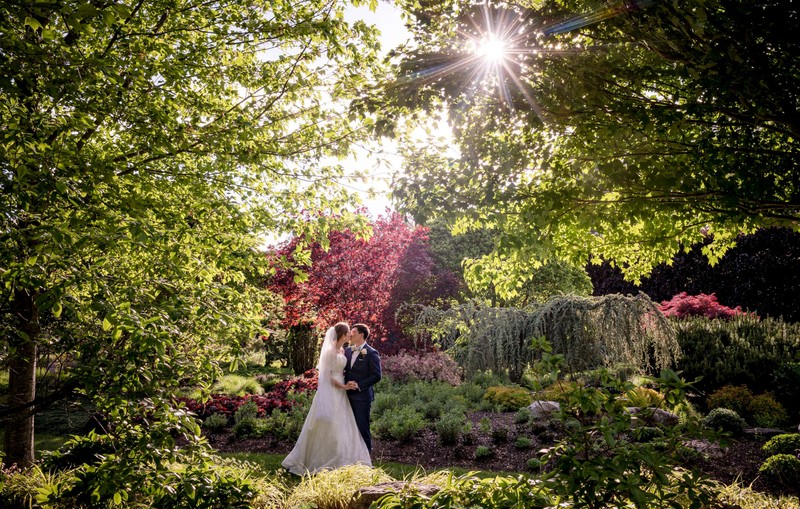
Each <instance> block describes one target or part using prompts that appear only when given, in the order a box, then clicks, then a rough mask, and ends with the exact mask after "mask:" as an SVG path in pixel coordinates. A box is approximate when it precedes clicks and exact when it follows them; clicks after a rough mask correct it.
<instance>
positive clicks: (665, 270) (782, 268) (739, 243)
mask: <svg viewBox="0 0 800 509" xmlns="http://www.w3.org/2000/svg"><path fill="white" fill-rule="evenodd" d="M704 244H705V243H698V244H695V245H694V246H692V247H691V249H690V250H688V251H687V252H681V253H679V254H677V255H675V257H674V258H673V259H672V260H671V263H670V264H669V265H667V264H661V265H659V266H657V267H656V268H655V269H653V272H652V273H651V274H650V276H649V277H646V278H643V279H642V281H641V284H640V285H639V286H636V285H633V284H632V283H630V282H628V281H624V280H623V276H622V274H621V273H620V272H619V270H615V269H614V268H613V267H611V266H610V265H609V264H607V263H605V264H602V265H594V264H591V265H589V266H587V270H588V272H589V275H590V276H591V279H592V283H593V284H594V288H595V295H606V294H609V293H623V294H624V293H632V294H636V293H638V292H639V291H642V292H644V293H646V294H647V295H649V296H650V298H651V299H653V300H654V301H658V302H660V301H665V300H669V299H671V298H672V297H673V296H675V295H677V294H679V293H681V292H686V293H688V294H690V295H697V294H701V293H706V294H712V293H713V294H715V295H716V296H717V298H718V299H719V302H720V303H722V304H723V305H726V306H730V307H741V308H743V309H745V310H749V311H751V312H754V313H756V314H758V315H759V316H762V317H766V316H771V317H775V318H777V317H782V318H783V319H784V320H787V321H790V322H796V321H798V320H800V311H798V310H800V302H798V296H797V290H796V289H797V287H798V285H800V233H798V232H796V231H792V230H789V229H787V228H764V229H760V230H758V231H757V232H755V233H753V234H750V235H741V236H739V237H738V238H737V240H736V247H734V248H733V249H731V250H730V251H728V252H727V253H725V255H724V256H723V257H722V258H721V259H720V261H719V263H718V264H716V265H715V266H713V267H709V266H708V261H707V260H706V258H705V256H704V255H703V253H702V249H703V246H704Z"/></svg>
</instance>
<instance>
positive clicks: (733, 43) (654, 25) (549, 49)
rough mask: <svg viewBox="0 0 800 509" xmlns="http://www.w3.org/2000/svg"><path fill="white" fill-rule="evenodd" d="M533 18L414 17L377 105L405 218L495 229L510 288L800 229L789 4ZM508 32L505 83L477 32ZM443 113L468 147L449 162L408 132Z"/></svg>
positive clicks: (562, 10) (654, 7)
mask: <svg viewBox="0 0 800 509" xmlns="http://www.w3.org/2000/svg"><path fill="white" fill-rule="evenodd" d="M526 6H527V7H529V9H527V10H523V9H517V8H514V7H509V6H499V5H498V6H497V8H496V10H495V13H492V12H491V11H492V10H489V12H488V13H487V12H486V11H482V10H480V9H479V8H478V7H476V6H473V5H471V4H468V3H467V2H457V7H456V8H454V9H450V10H451V11H452V12H458V13H459V14H457V15H453V14H452V13H450V12H440V11H438V10H437V9H435V8H433V7H427V6H426V7H425V8H423V7H412V6H411V5H409V7H408V12H409V14H410V15H411V16H414V17H416V18H418V19H419V20H420V23H418V24H417V25H416V26H415V29H416V33H415V43H416V44H415V46H414V49H413V50H412V49H409V50H407V51H405V53H404V54H402V55H401V61H400V64H399V67H398V70H397V78H396V79H395V80H394V81H393V82H392V83H391V84H390V85H388V86H387V87H386V89H385V97H384V98H382V99H383V100H384V101H383V102H382V103H380V104H381V105H382V107H383V108H384V110H383V111H385V110H386V106H385V104H387V103H388V105H389V108H388V111H386V113H385V116H386V117H387V118H388V119H389V120H390V121H391V123H392V125H393V126H395V133H396V134H397V135H398V136H400V138H401V142H400V146H401V147H403V150H404V152H405V154H404V155H406V158H407V160H408V164H407V165H406V167H405V168H404V172H403V173H402V174H401V175H398V176H396V178H395V186H394V188H393V191H394V194H395V198H396V199H397V200H398V201H399V202H400V205H401V207H402V208H403V209H404V210H406V211H408V212H410V213H412V214H414V216H415V217H416V218H417V219H418V220H421V221H427V220H428V219H429V218H431V217H445V218H447V219H448V220H449V221H450V222H460V224H461V225H464V224H466V225H467V227H468V228H474V229H478V228H485V227H492V228H497V229H499V230H501V231H502V232H503V233H504V236H503V244H502V245H501V246H498V250H497V252H496V253H495V258H496V259H502V265H503V266H504V267H505V271H506V272H508V273H510V274H511V278H513V279H515V280H519V279H520V278H521V277H524V275H525V274H526V273H528V272H529V271H530V270H531V269H533V268H534V267H535V264H536V263H541V262H544V261H546V260H548V259H560V260H563V261H567V262H569V263H571V264H573V265H576V266H582V265H584V264H585V263H586V262H587V261H588V259H589V258H590V257H591V256H593V255H594V256H602V257H603V258H604V259H607V260H616V261H617V262H619V265H620V266H621V268H622V269H623V271H624V272H625V273H626V276H627V277H628V278H629V279H631V280H638V278H640V277H641V276H643V275H645V274H647V273H648V272H649V271H650V270H651V269H652V268H653V267H654V266H656V265H657V264H659V263H662V262H667V261H669V260H670V259H671V258H672V256H673V255H674V254H675V253H676V252H678V250H679V249H681V247H682V246H688V245H691V244H693V243H695V242H698V241H701V240H703V239H704V238H705V237H707V236H709V235H712V234H713V239H714V242H713V244H712V246H713V247H710V248H709V249H708V251H707V253H706V254H707V255H708V258H709V261H710V262H711V263H714V262H715V261H716V260H718V259H719V257H720V256H722V254H724V252H725V251H727V250H728V249H729V248H730V247H731V245H732V244H733V242H734V240H733V239H735V237H736V235H738V234H739V233H741V232H750V231H752V230H753V228H754V227H756V226H759V225H786V226H789V227H792V228H795V227H796V224H797V219H798V217H797V210H799V209H798V203H800V166H798V162H797V161H798V159H797V157H796V154H797V136H796V133H797V130H798V125H797V121H796V119H795V118H793V117H792V115H789V114H787V112H789V111H794V110H795V109H796V108H795V106H788V105H794V98H793V97H790V96H791V94H790V93H789V92H788V90H792V89H794V88H797V85H798V76H800V74H798V73H797V72H796V69H795V67H796V66H795V65H794V64H791V63H790V62H796V61H798V57H800V55H798V54H797V53H798V50H797V47H796V46H794V45H792V44H790V43H788V41H787V40H786V39H785V38H784V37H783V36H782V35H780V34H783V33H786V32H785V30H791V29H790V28H789V26H788V25H787V21H786V20H787V19H791V18H792V16H793V12H791V8H789V7H788V6H787V4H785V3H782V2H768V3H767V4H765V5H760V6H758V7H755V6H753V5H750V4H742V3H739V4H731V5H724V6H723V5H721V4H720V3H719V2H709V3H702V4H691V5H689V4H685V5H684V4H681V5H677V4H674V3H669V2H667V3H663V2H655V3H652V4H650V5H648V6H647V7H646V8H643V9H641V10H638V11H636V12H635V13H634V12H631V13H627V14H625V15H619V16H612V17H609V18H607V19H605V20H603V21H599V22H595V23H592V24H588V25H586V26H581V27H576V26H575V25H571V22H574V21H575V20H576V16H579V15H580V14H581V13H583V12H591V11H592V9H593V6H591V5H589V4H588V3H585V2H577V3H572V4H569V5H565V4H564V3H563V2H561V1H558V0H554V1H542V2H535V6H531V4H530V3H528V4H526ZM450 10H448V11H450ZM508 18H514V19H517V20H518V21H517V22H516V24H515V26H514V27H513V31H514V33H515V35H514V37H513V40H510V41H508V44H509V45H510V46H511V47H512V48H513V51H512V52H511V54H510V55H509V56H508V57H507V60H506V62H505V64H504V66H502V67H503V68H502V71H501V72H498V71H496V70H495V69H491V68H489V67H486V66H484V67H481V66H483V65H484V62H482V61H481V59H476V58H474V55H473V54H472V53H471V52H470V50H469V48H470V47H471V45H472V46H474V43H475V41H476V40H479V39H480V37H481V35H480V30H481V28H480V27H482V26H502V24H503V23H504V20H505V19H508ZM577 19H580V17H578V18H577ZM700 20H702V21H700ZM509 31H511V29H509ZM454 34H456V35H454ZM749 40H759V41H760V42H759V44H748V43H745V42H744V41H749ZM445 69H446V70H447V72H445V71H443V70H445ZM765 76H768V77H770V78H769V79H766V78H765ZM742 91H746V92H742ZM442 110H444V111H446V113H447V120H448V122H449V124H450V126H451V128H452V131H453V137H454V144H455V145H456V146H457V147H458V150H457V151H451V153H450V154H448V155H447V156H445V155H444V154H442V151H441V148H439V146H436V145H433V144H431V143H430V142H429V141H428V140H425V141H424V142H422V143H420V142H419V141H418V137H415V135H414V134H413V133H414V132H415V128H416V127H417V126H418V125H424V124H425V123H428V122H432V121H433V119H434V118H435V117H437V116H439V115H441V113H440V112H441V111H442ZM376 111H381V110H378V109H377V108H376ZM387 121H388V120H387ZM755 168H758V170H755ZM498 265H499V264H498ZM480 277H482V278H484V279H485V278H486V277H487V276H486V272H485V270H482V271H481V276H480ZM505 291H507V292H508V295H513V294H515V292H518V291H519V290H518V289H517V288H513V287H512V286H511V285H509V286H508V287H507V288H505Z"/></svg>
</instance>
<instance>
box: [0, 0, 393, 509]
mask: <svg viewBox="0 0 800 509" xmlns="http://www.w3.org/2000/svg"><path fill="white" fill-rule="evenodd" d="M264 5H265V4H264V3H263V2H260V1H245V2H241V1H233V0H224V1H222V2H215V3H214V4H213V5H212V4H205V3H186V2H178V3H176V2H173V1H167V0H154V1H152V2H145V3H144V4H141V5H136V4H129V5H126V4H124V3H118V2H117V3H114V2H111V3H102V2H101V3H96V2H95V3H88V2H83V1H77V0H67V1H65V2H59V3H52V2H51V3H47V2H44V3H42V2H37V3H35V4H31V5H27V4H26V5H24V6H23V5H22V4H18V3H17V4H14V3H13V2H12V3H8V2H6V3H4V4H3V5H2V7H0V10H2V12H3V16H0V34H2V35H0V39H1V40H2V47H3V56H4V57H3V59H2V62H0V76H3V78H2V79H0V99H1V100H0V124H1V125H3V126H4V127H3V129H2V131H1V132H0V147H2V150H0V188H2V189H3V190H4V192H3V193H0V210H2V211H3V213H2V215H1V216H0V267H2V269H0V286H1V287H2V288H5V290H6V291H5V292H2V293H0V309H2V310H3V313H5V315H3V316H2V320H0V323H2V324H3V325H2V332H3V334H2V335H0V338H2V339H0V342H2V344H0V347H3V346H5V342H6V340H7V339H8V338H19V337H22V334H25V337H26V339H27V340H30V341H33V342H37V343H39V344H43V343H44V342H47V351H48V352H49V353H51V354H53V355H57V356H63V357H69V358H71V359H75V360H76V361H75V362H76V366H75V367H74V368H73V369H71V370H70V371H69V376H70V377H72V379H73V380H74V381H76V383H77V384H78V385H79V388H80V390H81V391H82V392H83V393H84V394H86V395H87V396H88V397H89V398H91V399H92V400H93V403H94V404H96V405H97V406H98V407H99V408H101V409H103V410H104V411H107V412H108V413H109V415H117V414H115V413H114V411H115V409H118V408H119V407H124V406H125V405H127V404H128V403H129V402H128V398H131V397H132V396H131V395H132V394H135V395H136V399H138V398H142V397H151V398H153V399H154V401H155V400H163V401H168V400H169V396H170V394H171V393H172V392H174V391H175V390H177V388H178V387H179V386H180V385H181V384H188V385H200V384H202V383H204V381H207V380H208V379H209V378H211V377H213V376H214V374H215V371H216V370H217V369H218V368H217V366H218V363H219V362H221V361H222V360H226V361H227V360H230V357H231V356H234V357H235V356H236V354H237V351H238V348H240V345H241V344H243V343H244V342H245V341H246V340H247V339H250V338H252V337H254V336H255V335H256V334H257V333H258V332H259V331H260V330H261V324H260V320H261V318H262V315H263V313H264V312H265V311H264V310H265V307H266V302H267V300H268V296H267V295H266V292H265V291H264V290H262V289H261V288H260V285H261V281H260V279H259V278H258V277H257V276H256V273H257V272H258V271H259V270H262V271H263V270H265V261H264V257H263V255H261V254H259V251H258V250H259V248H260V247H261V245H262V244H263V240H262V239H263V238H264V237H266V236H267V235H269V236H278V235H281V234H283V233H286V232H289V231H291V230H292V229H293V228H294V227H295V226H296V225H297V224H298V222H297V221H296V219H297V218H298V217H299V216H300V215H301V213H302V211H308V210H324V209H334V210H339V209H343V208H348V207H352V206H353V204H354V202H355V200H354V199H353V198H352V197H351V196H349V195H348V193H347V191H346V190H345V189H344V188H343V187H340V186H338V185H337V184H336V182H337V179H339V178H342V177H343V176H344V175H345V173H346V170H345V169H344V168H343V167H342V166H338V165H336V160H337V159H338V158H340V157H341V158H344V157H347V156H348V155H349V154H350V153H351V143H352V142H353V141H355V140H357V139H363V137H365V135H366V134H365V132H364V130H363V129H362V122H364V119H363V117H362V116H360V115H355V114H354V115H350V116H347V115H343V114H342V112H343V111H344V110H345V109H346V102H347V101H348V100H350V99H351V98H352V97H355V96H357V95H358V94H360V93H361V92H362V91H363V89H364V87H366V86H367V84H368V82H369V81H370V80H372V79H374V77H375V75H376V73H377V72H378V71H379V65H378V63H377V55H376V53H375V47H376V44H377V43H376V40H375V33H374V31H373V30H372V29H371V28H369V27H365V26H350V25H348V24H347V23H345V22H344V21H342V16H341V14H342V13H343V9H344V5H343V4H336V5H334V6H331V5H329V4H328V3H327V2H324V1H321V0H312V1H309V2H307V1H294V0H290V1H284V2H280V3H273V4H270V5H269V9H267V10H265V8H264ZM355 69H358V71H359V72H358V73H356V72H354V70H355ZM344 216H345V215H344V214H343V215H342V217H344ZM342 224H348V223H347V221H346V220H344V219H342V220H341V221H339V222H337V223H336V224H335V225H330V224H327V225H326V224H321V225H318V227H317V228H310V229H309V230H308V231H307V232H304V233H308V234H309V235H308V237H309V239H313V238H315V237H316V236H317V235H318V234H320V233H326V230H327V229H329V228H331V227H333V226H336V227H339V226H341V225H342ZM349 224H352V223H349ZM356 229H357V228H356ZM15 294H19V295H26V296H30V298H31V299H32V300H33V303H34V309H33V310H32V312H33V315H34V316H38V317H39V320H40V321H41V322H42V323H38V324H31V328H30V332H25V331H24V330H17V329H19V328H20V327H19V325H18V324H17V322H16V321H15V320H12V319H11V312H10V311H8V310H9V309H11V307H10V302H11V300H10V299H12V297H11V296H13V295H15ZM274 307H275V306H274V305H273V306H272V308H274ZM48 310H49V311H51V314H52V317H53V318H55V319H54V320H51V319H50V317H49V315H45V314H44V313H43V312H44V311H48ZM33 331H41V332H42V334H41V335H39V333H38V332H33ZM9 341H10V340H9ZM15 341H16V339H15ZM12 459H13V458H12ZM100 491H101V492H102V496H103V497H105V499H106V500H108V501H110V502H112V503H115V504H119V503H120V501H119V500H118V496H117V495H116V492H107V491H103V490H100ZM119 496H120V497H121V496H122V495H119ZM124 502H125V501H124V499H123V500H122V503H124Z"/></svg>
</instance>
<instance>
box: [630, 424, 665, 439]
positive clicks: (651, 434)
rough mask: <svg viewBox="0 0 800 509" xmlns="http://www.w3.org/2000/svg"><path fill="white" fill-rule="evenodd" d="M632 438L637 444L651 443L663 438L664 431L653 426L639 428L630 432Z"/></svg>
mask: <svg viewBox="0 0 800 509" xmlns="http://www.w3.org/2000/svg"><path fill="white" fill-rule="evenodd" d="M632 434H633V437H634V438H635V439H636V441H637V442H652V441H653V440H655V439H657V438H661V437H663V436H664V430H662V429H661V428H656V427H653V426H640V427H638V428H634V429H633V430H632Z"/></svg>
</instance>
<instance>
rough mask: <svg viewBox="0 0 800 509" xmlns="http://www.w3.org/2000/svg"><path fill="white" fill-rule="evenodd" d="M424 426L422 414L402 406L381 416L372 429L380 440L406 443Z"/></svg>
mask: <svg viewBox="0 0 800 509" xmlns="http://www.w3.org/2000/svg"><path fill="white" fill-rule="evenodd" d="M426 425H427V423H426V422H425V418H424V417H423V416H422V414H420V413H419V412H417V411H416V410H414V409H413V408H412V407H410V406H404V407H400V408H397V409H395V410H394V411H393V412H386V413H385V414H383V416H382V417H381V418H380V419H378V420H377V421H375V424H374V428H375V432H376V434H378V436H380V437H381V438H393V439H395V440H399V441H400V442H406V441H408V440H410V439H411V438H412V437H414V436H415V435H416V434H417V433H419V432H420V431H421V430H422V429H424V428H425V426H426Z"/></svg>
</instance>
